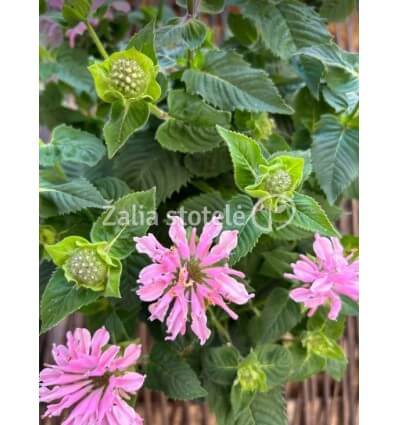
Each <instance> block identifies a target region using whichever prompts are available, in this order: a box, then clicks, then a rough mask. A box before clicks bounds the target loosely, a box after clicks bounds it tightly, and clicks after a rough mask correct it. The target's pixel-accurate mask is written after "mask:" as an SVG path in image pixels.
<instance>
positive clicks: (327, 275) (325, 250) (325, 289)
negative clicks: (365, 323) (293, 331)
mask: <svg viewBox="0 0 398 425" xmlns="http://www.w3.org/2000/svg"><path fill="white" fill-rule="evenodd" d="M313 247H314V252H315V254H316V259H315V261H313V260H312V259H310V258H308V257H306V256H304V255H301V256H300V258H301V260H299V261H297V262H296V263H294V264H292V265H291V266H292V268H293V274H289V273H286V274H285V277H286V278H288V279H294V280H300V281H301V282H305V283H306V284H307V285H305V286H304V287H301V288H296V289H293V290H292V291H291V292H290V297H291V298H292V299H293V300H294V301H296V302H299V303H304V305H305V306H306V307H307V308H309V309H310V310H309V312H308V315H309V316H312V315H313V314H314V313H315V312H316V310H317V309H318V307H320V306H321V305H324V304H325V303H330V311H329V314H328V317H329V319H331V320H336V319H337V317H338V315H339V313H340V310H341V298H340V295H346V296H347V297H349V298H351V299H353V300H355V301H356V300H358V272H359V270H358V261H351V256H348V257H346V256H344V250H343V247H342V246H341V243H340V241H339V240H338V239H337V238H331V239H329V238H325V237H322V236H320V235H318V234H317V235H315V241H314V245H313Z"/></svg>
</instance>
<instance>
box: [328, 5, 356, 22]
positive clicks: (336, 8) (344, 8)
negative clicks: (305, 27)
mask: <svg viewBox="0 0 398 425" xmlns="http://www.w3.org/2000/svg"><path fill="white" fill-rule="evenodd" d="M356 4H357V0H323V3H322V6H321V10H320V14H321V16H323V17H324V18H327V19H328V20H329V21H332V22H338V21H344V20H345V19H346V18H348V17H349V16H350V15H351V13H353V11H354V9H355V7H356Z"/></svg>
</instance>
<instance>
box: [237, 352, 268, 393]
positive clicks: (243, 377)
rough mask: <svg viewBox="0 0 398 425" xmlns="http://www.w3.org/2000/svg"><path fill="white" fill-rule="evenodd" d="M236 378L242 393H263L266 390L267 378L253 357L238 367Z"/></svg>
mask: <svg viewBox="0 0 398 425" xmlns="http://www.w3.org/2000/svg"><path fill="white" fill-rule="evenodd" d="M237 378H238V382H239V385H240V386H241V388H242V390H243V391H250V392H255V391H259V392H264V391H266V390H267V376H266V375H265V372H264V370H263V368H262V366H261V364H260V363H259V362H258V360H257V359H255V358H254V357H249V358H248V359H246V360H245V361H243V362H242V363H241V364H240V365H239V367H238V374H237Z"/></svg>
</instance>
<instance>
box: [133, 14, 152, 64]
mask: <svg viewBox="0 0 398 425" xmlns="http://www.w3.org/2000/svg"><path fill="white" fill-rule="evenodd" d="M132 47H135V48H136V49H137V50H138V51H139V52H141V53H144V55H146V56H148V57H149V58H151V59H152V62H153V63H154V64H155V65H156V64H157V57H156V49H155V21H154V20H152V21H151V22H149V23H148V24H146V25H145V27H144V28H142V29H141V30H140V31H138V32H137V33H135V34H134V35H133V37H132V38H131V39H130V41H129V42H128V44H127V47H126V49H131V48H132Z"/></svg>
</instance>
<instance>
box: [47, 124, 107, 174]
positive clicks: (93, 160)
mask: <svg viewBox="0 0 398 425" xmlns="http://www.w3.org/2000/svg"><path fill="white" fill-rule="evenodd" d="M39 153H40V165H42V166H43V167H52V166H54V165H55V164H56V163H57V162H62V161H71V162H77V163H82V164H85V165H88V166H90V167H93V166H94V165H95V164H97V163H98V162H99V160H100V159H101V158H102V157H103V156H104V155H105V147H104V145H103V143H102V141H101V140H100V139H98V138H97V137H95V136H94V135H92V134H90V133H87V132H85V131H81V130H78V129H76V128H73V127H70V126H67V125H64V124H62V125H59V126H58V127H56V128H55V129H54V130H53V132H52V135H51V141H50V143H49V144H47V145H46V144H42V145H41V146H40V152H39Z"/></svg>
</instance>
